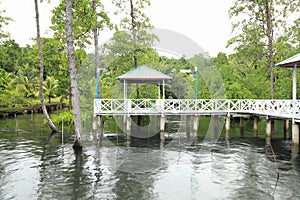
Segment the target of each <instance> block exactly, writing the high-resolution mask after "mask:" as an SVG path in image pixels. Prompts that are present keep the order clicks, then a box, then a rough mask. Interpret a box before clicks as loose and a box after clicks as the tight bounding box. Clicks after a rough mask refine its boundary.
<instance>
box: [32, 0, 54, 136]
mask: <svg viewBox="0 0 300 200" xmlns="http://www.w3.org/2000/svg"><path fill="white" fill-rule="evenodd" d="M34 4H35V19H36V30H37V41H38V47H39V56H40V84H39V94H40V101H41V105H42V110H43V113H44V116H45V118H46V121H47V124H48V126H49V127H50V128H51V130H52V132H58V129H57V128H56V127H55V125H54V124H53V122H52V120H51V119H50V117H49V114H48V111H47V109H46V105H45V99H44V95H43V82H44V77H43V76H44V64H43V49H42V43H41V35H40V20H39V8H38V1H37V0H34Z"/></svg>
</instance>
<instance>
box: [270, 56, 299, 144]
mask: <svg viewBox="0 0 300 200" xmlns="http://www.w3.org/2000/svg"><path fill="white" fill-rule="evenodd" d="M299 65H300V53H299V54H297V55H294V56H292V57H290V58H288V59H286V60H284V61H282V62H280V63H278V64H276V66H278V67H286V68H293V88H292V93H293V94H292V95H293V97H292V98H293V100H292V105H293V116H292V143H293V144H296V145H298V144H299V125H298V124H297V123H296V121H295V118H296V117H297V113H296V106H297V104H296V103H297V102H296V101H297V67H299ZM298 118H299V117H298Z"/></svg>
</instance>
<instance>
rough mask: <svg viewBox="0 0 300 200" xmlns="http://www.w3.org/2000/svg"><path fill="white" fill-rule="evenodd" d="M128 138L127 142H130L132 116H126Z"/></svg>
mask: <svg viewBox="0 0 300 200" xmlns="http://www.w3.org/2000/svg"><path fill="white" fill-rule="evenodd" d="M126 136H127V140H130V139H131V138H130V137H131V117H130V115H127V116H126Z"/></svg>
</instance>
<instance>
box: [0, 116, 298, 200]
mask: <svg viewBox="0 0 300 200" xmlns="http://www.w3.org/2000/svg"><path fill="white" fill-rule="evenodd" d="M30 118H31V116H29V118H26V117H25V118H24V119H22V118H17V119H11V120H5V123H4V121H0V179H1V184H0V199H4V200H6V199H175V200H176V199H199V198H200V199H249V198H250V199H299V198H300V194H299V192H298V189H299V187H300V181H299V174H300V157H299V147H295V146H293V145H292V144H291V141H290V140H283V139H281V138H279V139H278V138H272V140H270V139H265V138H264V137H263V138H262V137H257V138H253V137H249V135H250V134H251V135H252V136H253V129H252V127H253V124H252V122H251V123H250V124H248V121H247V120H245V121H244V123H245V124H244V137H243V138H242V137H241V136H240V133H239V131H240V130H239V128H240V127H239V121H237V123H236V124H235V126H236V130H235V128H234V127H233V128H232V129H231V130H232V132H231V137H230V139H227V140H226V139H225V133H224V139H222V135H221V139H219V140H204V139H203V138H204V137H199V139H198V143H195V142H194V143H193V145H191V142H189V141H188V140H187V139H186V135H185V132H184V128H180V126H179V125H178V124H179V123H182V124H183V125H184V126H185V124H186V123H185V122H182V121H180V120H178V122H174V121H173V122H172V123H173V124H175V127H176V126H177V128H176V129H174V130H173V132H171V131H170V130H171V129H170V128H167V129H166V130H167V131H168V132H167V133H166V136H167V137H166V141H165V143H164V144H163V145H161V142H160V141H159V138H157V139H153V140H152V139H144V140H135V139H133V140H132V141H131V145H130V146H126V145H122V144H123V143H122V142H123V141H122V139H120V143H119V146H116V144H115V141H114V140H109V138H104V139H103V140H101V142H99V137H98V136H95V134H93V133H90V132H86V133H85V134H84V136H83V141H84V148H83V151H82V152H79V153H74V151H73V149H72V142H73V134H72V133H66V135H65V144H64V146H63V148H62V144H61V135H60V134H57V135H51V136H50V137H49V136H48V132H47V131H46V130H44V129H43V128H42V125H40V127H39V125H38V123H40V121H39V120H38V119H37V118H36V117H35V116H33V122H32V124H30V125H28V120H31V119H30ZM16 120H17V122H18V126H19V127H18V133H19V134H18V135H17V134H16V129H15V126H16ZM200 120H201V119H200ZM176 123H177V124H176ZM259 125H260V126H259V127H262V125H261V124H259ZM26 126H28V128H27V129H26ZM199 126H200V128H199V132H201V131H203V130H205V131H206V130H207V129H208V127H204V126H205V124H204V123H201V121H200V125H199ZM32 127H35V129H33V130H34V131H32ZM248 127H251V129H250V130H249V128H248ZM279 128H280V129H279ZM279 128H278V129H277V132H278V133H279V132H282V129H281V127H279ZM235 131H236V132H237V134H236V135H235ZM258 132H259V133H258V136H259V135H261V134H264V130H263V133H262V130H260V129H258ZM275 132H276V131H275ZM168 134H169V135H170V137H168ZM198 134H201V133H198ZM211 134H212V135H213V134H214V132H213V131H212V133H211ZM96 135H98V134H96ZM237 135H238V136H237ZM275 135H276V134H275ZM172 136H173V137H172ZM282 137H283V134H282ZM170 138H172V139H170ZM110 139H111V138H110ZM271 147H272V148H273V150H274V152H275V154H276V160H277V161H276V160H275V159H274V157H273V153H272V150H271ZM276 162H277V163H276ZM277 167H278V172H279V179H277V172H276V171H277Z"/></svg>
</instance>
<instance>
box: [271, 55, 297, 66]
mask: <svg viewBox="0 0 300 200" xmlns="http://www.w3.org/2000/svg"><path fill="white" fill-rule="evenodd" d="M295 64H296V65H297V67H300V53H298V54H296V55H294V56H292V57H290V58H288V59H286V60H284V61H281V62H280V63H277V64H276V66H277V67H294V66H295Z"/></svg>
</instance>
